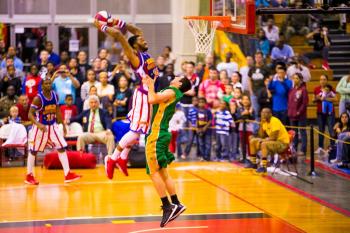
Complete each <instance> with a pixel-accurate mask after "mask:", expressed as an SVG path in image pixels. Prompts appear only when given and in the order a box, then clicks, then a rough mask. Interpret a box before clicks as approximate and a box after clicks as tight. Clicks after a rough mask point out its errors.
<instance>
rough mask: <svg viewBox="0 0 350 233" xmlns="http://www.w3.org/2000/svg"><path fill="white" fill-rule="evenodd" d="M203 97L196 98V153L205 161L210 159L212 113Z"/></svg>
mask: <svg viewBox="0 0 350 233" xmlns="http://www.w3.org/2000/svg"><path fill="white" fill-rule="evenodd" d="M206 105H207V102H206V100H205V98H199V99H198V113H197V119H196V121H197V136H198V154H199V156H201V158H202V159H203V160H205V161H210V154H211V136H212V130H211V128H210V126H211V124H212V119H213V115H212V113H211V111H210V109H208V108H206Z"/></svg>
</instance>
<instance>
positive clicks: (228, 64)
mask: <svg viewBox="0 0 350 233" xmlns="http://www.w3.org/2000/svg"><path fill="white" fill-rule="evenodd" d="M232 56H233V54H232V53H231V52H228V53H226V56H225V62H221V63H219V64H218V65H217V66H216V69H217V70H218V71H219V72H220V71H222V70H226V71H227V76H228V77H231V75H232V73H233V72H235V71H238V64H237V63H236V62H234V61H232Z"/></svg>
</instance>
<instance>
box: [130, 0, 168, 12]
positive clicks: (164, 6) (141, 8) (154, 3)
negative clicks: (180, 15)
mask: <svg viewBox="0 0 350 233" xmlns="http://www.w3.org/2000/svg"><path fill="white" fill-rule="evenodd" d="M136 7H137V14H170V0H136Z"/></svg>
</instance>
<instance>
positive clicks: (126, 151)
mask: <svg viewBox="0 0 350 233" xmlns="http://www.w3.org/2000/svg"><path fill="white" fill-rule="evenodd" d="M130 150H131V148H130V147H126V148H124V150H123V151H122V153H121V154H120V158H122V159H124V160H125V159H128V155H129V153H130Z"/></svg>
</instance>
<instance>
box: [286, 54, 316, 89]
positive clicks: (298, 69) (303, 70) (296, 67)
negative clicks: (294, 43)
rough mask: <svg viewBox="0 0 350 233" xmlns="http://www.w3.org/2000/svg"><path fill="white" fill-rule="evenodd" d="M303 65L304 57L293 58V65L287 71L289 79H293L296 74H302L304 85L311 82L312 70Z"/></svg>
mask: <svg viewBox="0 0 350 233" xmlns="http://www.w3.org/2000/svg"><path fill="white" fill-rule="evenodd" d="M303 63H304V61H303V59H302V57H300V56H298V57H294V58H293V60H292V62H291V65H290V66H289V67H288V69H287V76H288V78H289V79H292V77H293V75H294V74H295V73H300V74H301V76H302V77H303V79H304V80H303V82H304V83H306V82H309V81H310V80H311V73H310V69H309V68H308V67H306V66H304V65H303Z"/></svg>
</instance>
